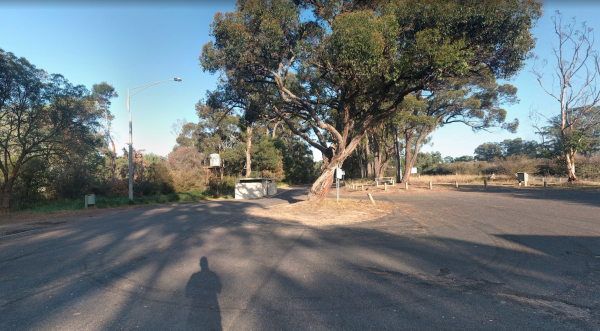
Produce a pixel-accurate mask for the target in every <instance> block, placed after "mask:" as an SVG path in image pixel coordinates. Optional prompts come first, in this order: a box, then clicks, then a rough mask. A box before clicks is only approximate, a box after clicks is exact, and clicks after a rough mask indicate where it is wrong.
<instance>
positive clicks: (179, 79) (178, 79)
mask: <svg viewBox="0 0 600 331" xmlns="http://www.w3.org/2000/svg"><path fill="white" fill-rule="evenodd" d="M173 80H174V81H176V82H181V78H175V79H173Z"/></svg>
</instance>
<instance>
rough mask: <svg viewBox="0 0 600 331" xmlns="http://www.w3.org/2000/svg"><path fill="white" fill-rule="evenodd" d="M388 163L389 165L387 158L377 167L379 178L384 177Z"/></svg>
mask: <svg viewBox="0 0 600 331" xmlns="http://www.w3.org/2000/svg"><path fill="white" fill-rule="evenodd" d="M388 163H390V159H389V158H387V159H386V160H385V161H383V162H381V165H380V166H379V177H384V176H385V172H386V170H387V167H388Z"/></svg>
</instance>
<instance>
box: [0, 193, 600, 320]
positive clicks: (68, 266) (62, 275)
mask: <svg viewBox="0 0 600 331" xmlns="http://www.w3.org/2000/svg"><path fill="white" fill-rule="evenodd" d="M303 194H306V188H299V189H296V190H291V191H288V192H287V193H285V194H282V195H280V196H278V197H277V198H273V199H264V200H257V201H252V202H250V201H223V202H210V203H192V204H181V205H172V206H161V207H147V208H140V209H133V210H127V211H120V212H114V213H109V214H106V215H103V216H97V217H92V218H87V219H81V220H77V221H71V222H68V223H65V224H61V225H58V226H55V227H51V228H46V229H38V230H34V231H30V232H25V233H20V234H17V235H12V236H7V237H2V238H0V330H133V329H140V330H402V329H406V330H417V329H419V330H440V329H443V330H465V329H470V330H517V329H518V330H600V282H599V277H600V194H598V193H580V192H573V191H571V192H566V193H565V192H559V191H535V190H526V189H523V190H490V191H486V192H482V191H476V190H468V189H460V190H457V191H452V190H450V191H434V192H429V191H421V192H413V193H411V194H402V195H398V196H396V197H376V199H390V201H392V202H394V203H395V204H396V206H397V208H396V209H395V210H394V212H393V213H392V214H391V215H389V216H387V217H384V218H382V219H379V220H375V221H369V222H365V223H360V224H354V225H350V226H332V227H322V228H312V227H308V226H302V225H283V224H279V223H277V222H276V221H274V220H269V219H266V220H261V219H256V218H252V217H249V216H246V215H244V210H247V209H249V208H256V207H259V208H260V207H262V206H267V205H272V204H276V203H287V202H288V201H294V200H296V199H298V198H299V197H300V196H302V195H303Z"/></svg>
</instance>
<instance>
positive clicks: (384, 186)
mask: <svg viewBox="0 0 600 331" xmlns="http://www.w3.org/2000/svg"><path fill="white" fill-rule="evenodd" d="M383 190H384V191H387V183H383Z"/></svg>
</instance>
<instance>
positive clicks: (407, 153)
mask: <svg viewBox="0 0 600 331" xmlns="http://www.w3.org/2000/svg"><path fill="white" fill-rule="evenodd" d="M404 137H405V138H406V139H405V140H406V141H405V142H406V146H405V149H404V164H405V167H404V176H403V177H402V182H403V183H407V182H409V181H410V173H411V170H412V164H411V162H410V159H411V158H412V138H413V135H412V133H410V132H409V131H404Z"/></svg>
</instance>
